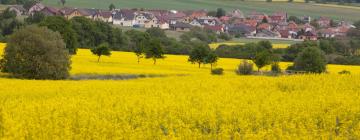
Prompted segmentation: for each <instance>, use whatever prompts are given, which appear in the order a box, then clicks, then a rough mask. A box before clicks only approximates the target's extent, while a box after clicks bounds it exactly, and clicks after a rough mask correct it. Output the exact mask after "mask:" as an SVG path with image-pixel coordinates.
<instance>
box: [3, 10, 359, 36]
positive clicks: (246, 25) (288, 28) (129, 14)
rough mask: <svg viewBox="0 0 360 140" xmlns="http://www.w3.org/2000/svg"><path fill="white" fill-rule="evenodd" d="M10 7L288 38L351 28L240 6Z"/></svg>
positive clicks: (337, 32)
mask: <svg viewBox="0 0 360 140" xmlns="http://www.w3.org/2000/svg"><path fill="white" fill-rule="evenodd" d="M10 8H11V9H10V10H14V11H16V13H17V14H18V15H22V14H27V15H33V14H34V13H35V12H40V13H43V14H44V15H46V16H56V15H59V16H64V17H65V18H66V19H71V18H73V17H77V16H83V17H87V18H89V19H93V20H101V21H104V22H108V23H112V24H114V25H118V26H127V27H134V28H151V27H159V28H161V29H169V30H175V31H189V30H190V29H191V28H192V27H201V28H205V29H208V30H212V31H215V32H217V33H221V32H226V33H230V34H233V35H240V36H245V37H265V38H287V39H308V40H316V39H317V38H318V37H335V36H344V35H346V32H347V31H348V30H349V29H350V28H352V26H351V24H348V23H346V22H341V23H340V24H339V25H338V26H336V27H331V22H332V21H331V19H330V18H326V17H320V18H318V19H317V20H316V22H317V24H318V25H319V27H320V28H321V29H320V30H317V29H316V28H315V27H313V26H312V25H311V24H310V21H311V17H308V16H304V17H301V18H300V19H301V20H303V22H304V23H305V24H301V25H298V24H296V23H295V22H294V21H288V19H289V18H288V14H287V13H286V12H275V13H273V14H271V15H267V14H265V13H259V12H252V13H250V14H248V15H245V14H244V13H243V12H242V11H241V10H233V11H231V12H229V13H228V14H227V15H225V16H222V17H220V18H217V17H211V16H208V11H206V10H196V11H176V10H143V9H115V10H112V11H108V10H100V9H80V8H69V7H65V8H60V9H58V8H55V7H49V6H44V5H42V4H41V3H38V4H35V5H34V6H33V7H31V8H30V9H29V10H28V11H25V10H24V9H23V8H22V6H12V7H10Z"/></svg>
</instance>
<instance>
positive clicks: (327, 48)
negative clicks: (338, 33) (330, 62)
mask: <svg viewBox="0 0 360 140" xmlns="http://www.w3.org/2000/svg"><path fill="white" fill-rule="evenodd" d="M319 47H320V49H321V50H322V51H324V52H325V53H326V54H331V53H334V51H335V48H334V47H333V42H331V41H329V40H325V39H322V40H320V41H319Z"/></svg>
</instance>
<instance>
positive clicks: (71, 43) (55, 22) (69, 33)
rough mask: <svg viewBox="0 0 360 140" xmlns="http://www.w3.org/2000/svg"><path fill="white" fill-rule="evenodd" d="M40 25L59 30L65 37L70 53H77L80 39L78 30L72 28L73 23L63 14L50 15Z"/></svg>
mask: <svg viewBox="0 0 360 140" xmlns="http://www.w3.org/2000/svg"><path fill="white" fill-rule="evenodd" d="M39 25H40V26H46V27H47V28H49V29H51V30H53V31H58V32H59V33H60V34H61V36H62V37H63V39H64V42H65V43H66V48H67V49H68V50H69V53H70V54H76V51H77V47H78V40H77V37H76V32H75V31H74V30H73V29H72V28H71V23H70V22H69V21H68V20H66V19H65V18H64V17H61V16H48V17H46V18H45V19H44V20H43V21H42V22H40V23H39Z"/></svg>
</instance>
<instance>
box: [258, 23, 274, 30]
mask: <svg viewBox="0 0 360 140" xmlns="http://www.w3.org/2000/svg"><path fill="white" fill-rule="evenodd" d="M257 28H258V29H270V28H271V25H270V24H268V23H261V24H260V25H259V26H258V27H257Z"/></svg>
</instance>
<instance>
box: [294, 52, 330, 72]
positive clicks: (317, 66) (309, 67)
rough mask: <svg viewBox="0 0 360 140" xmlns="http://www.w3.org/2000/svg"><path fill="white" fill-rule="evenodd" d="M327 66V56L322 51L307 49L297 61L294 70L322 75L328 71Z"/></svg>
mask: <svg viewBox="0 0 360 140" xmlns="http://www.w3.org/2000/svg"><path fill="white" fill-rule="evenodd" d="M326 64H327V62H326V58H325V55H324V53H323V52H322V51H321V50H320V49H318V48H316V47H307V48H305V49H304V50H303V51H302V52H301V53H300V54H299V55H298V56H297V58H296V59H295V61H294V68H295V70H297V71H306V72H311V73H322V72H325V71H326Z"/></svg>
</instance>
